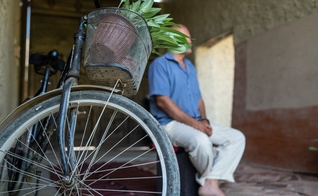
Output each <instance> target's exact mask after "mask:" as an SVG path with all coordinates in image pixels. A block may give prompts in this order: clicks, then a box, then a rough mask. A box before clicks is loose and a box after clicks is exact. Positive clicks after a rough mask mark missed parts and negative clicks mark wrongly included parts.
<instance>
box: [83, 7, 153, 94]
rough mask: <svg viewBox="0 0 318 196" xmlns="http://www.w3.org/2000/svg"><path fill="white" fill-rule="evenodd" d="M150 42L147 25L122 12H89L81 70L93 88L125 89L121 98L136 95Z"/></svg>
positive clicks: (134, 14)
mask: <svg viewBox="0 0 318 196" xmlns="http://www.w3.org/2000/svg"><path fill="white" fill-rule="evenodd" d="M151 50H152V41H151V36H150V33H149V29H148V26H147V23H146V21H145V20H144V18H143V17H142V16H140V15H139V14H137V13H136V12H133V11H130V10H127V9H122V8H102V9H96V10H93V11H91V12H90V13H89V14H88V19H87V36H86V47H85V59H84V67H85V71H86V74H87V76H88V77H89V79H90V80H91V82H92V83H93V84H97V85H104V86H108V87H114V85H115V84H116V82H117V80H118V79H120V82H119V83H118V85H117V86H116V88H118V89H124V91H123V92H124V93H123V95H124V96H127V97H130V96H133V95H135V94H136V93H137V92H138V89H139V86H140V82H141V80H142V76H143V74H144V71H145V68H146V65H147V61H148V58H149V56H150V54H151Z"/></svg>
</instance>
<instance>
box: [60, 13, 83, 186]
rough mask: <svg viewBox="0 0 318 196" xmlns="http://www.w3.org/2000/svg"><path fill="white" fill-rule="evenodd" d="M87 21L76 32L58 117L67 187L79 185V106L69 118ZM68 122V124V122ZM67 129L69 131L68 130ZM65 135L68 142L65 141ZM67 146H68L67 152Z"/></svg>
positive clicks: (71, 112)
mask: <svg viewBox="0 0 318 196" xmlns="http://www.w3.org/2000/svg"><path fill="white" fill-rule="evenodd" d="M86 23H87V17H86V16H84V17H82V18H81V20H80V23H79V26H78V31H77V32H76V33H75V34H74V45H73V49H72V52H71V56H70V61H69V71H68V75H67V78H68V79H66V81H65V83H64V85H63V90H62V97H61V104H60V110H59V111H60V112H59V117H58V122H57V123H58V130H57V137H58V145H59V152H60V155H61V164H62V168H63V173H64V179H63V184H64V187H65V188H69V189H72V188H74V187H76V186H77V179H75V177H74V176H75V175H74V172H75V171H76V157H75V151H74V134H75V124H76V120H77V108H76V107H75V108H71V109H70V113H69V115H70V118H68V119H67V115H68V107H69V105H70V102H69V99H70V92H71V88H72V86H73V85H76V84H77V80H78V79H79V75H80V64H81V57H82V50H83V45H84V42H85V32H84V25H85V24H86ZM67 122H68V124H67ZM66 126H68V127H67V128H66ZM66 130H67V131H66ZM65 137H66V139H67V141H66V142H67V144H66V143H65ZM65 147H67V152H66V149H65Z"/></svg>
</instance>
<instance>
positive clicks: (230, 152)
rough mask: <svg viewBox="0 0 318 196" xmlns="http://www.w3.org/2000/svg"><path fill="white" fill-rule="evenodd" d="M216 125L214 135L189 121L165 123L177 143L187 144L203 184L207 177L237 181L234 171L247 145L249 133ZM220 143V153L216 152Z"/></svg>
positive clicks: (197, 175) (187, 149) (198, 177)
mask: <svg viewBox="0 0 318 196" xmlns="http://www.w3.org/2000/svg"><path fill="white" fill-rule="evenodd" d="M211 126H212V136H210V137H209V136H207V135H206V134H205V133H203V132H201V131H198V130H197V129H195V128H193V127H190V126H188V125H186V124H183V123H180V122H177V121H171V122H170V123H168V124H167V125H165V126H163V128H164V129H165V131H166V133H167V135H168V137H169V139H170V141H171V143H172V145H173V146H177V147H183V148H185V150H186V151H187V152H188V153H189V155H190V160H191V162H192V164H193V165H194V167H195V168H196V170H197V171H198V173H197V174H196V181H197V182H198V183H199V184H200V185H201V186H203V185H204V182H205V180H206V179H215V180H225V181H229V182H234V181H235V180H234V177H233V173H234V171H235V169H236V167H237V166H238V164H239V162H240V160H241V158H242V155H243V152H244V149H245V136H244V135H243V134H242V133H241V132H240V131H239V130H236V129H233V128H230V127H221V126H217V125H213V124H211ZM213 145H215V146H216V150H217V155H216V157H214V155H213V152H212V147H213Z"/></svg>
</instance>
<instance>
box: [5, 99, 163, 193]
mask: <svg viewBox="0 0 318 196" xmlns="http://www.w3.org/2000/svg"><path fill="white" fill-rule="evenodd" d="M87 103H94V104H93V106H89V105H88V104H87ZM104 105H105V101H99V100H94V99H92V100H85V102H84V101H80V100H76V104H75V102H74V104H73V106H72V107H76V108H78V109H79V110H78V111H79V112H83V110H81V109H82V108H83V107H85V108H86V109H85V110H86V114H85V115H87V116H89V114H90V115H93V114H92V111H93V110H94V109H95V108H94V107H101V106H102V108H103V106H104ZM87 108H90V109H87ZM108 108H109V109H110V110H112V115H111V117H110V118H109V119H113V120H112V121H111V120H110V121H108V122H114V121H115V119H116V117H118V115H129V118H125V120H123V121H121V122H120V123H119V125H118V126H117V125H116V126H115V128H112V127H111V125H109V124H108V125H107V124H106V126H104V130H105V132H106V130H107V134H106V135H105V136H103V134H102V136H101V141H103V142H99V143H97V145H96V143H95V144H94V145H95V149H94V150H90V151H86V152H85V153H84V151H83V150H82V151H78V152H77V153H76V159H77V162H76V164H77V165H76V168H77V169H76V170H75V171H73V173H72V174H71V176H66V177H65V176H62V171H61V168H59V163H58V160H59V158H58V155H57V154H56V152H55V151H54V147H53V146H54V143H50V144H49V148H48V151H50V152H51V154H49V155H46V157H43V161H42V162H41V164H39V163H37V164H35V165H36V166H37V168H41V170H44V171H45V172H46V173H47V172H48V171H50V172H49V173H50V175H51V173H55V177H57V179H56V180H52V177H50V178H48V177H43V176H42V175H43V174H42V175H41V177H38V179H37V178H35V177H36V175H35V174H34V173H35V172H34V171H33V172H29V171H28V172H23V171H22V172H23V174H24V175H25V176H26V177H27V178H32V180H33V181H32V183H29V182H28V184H29V185H28V186H30V184H31V186H32V185H33V186H32V188H29V189H27V188H25V186H26V184H27V183H26V182H24V183H23V184H22V187H23V189H24V192H25V191H29V193H30V194H31V192H32V191H33V190H34V189H38V190H41V191H43V190H44V189H51V190H52V188H53V189H56V193H59V194H64V193H65V195H70V194H73V195H91V194H96V195H103V194H104V193H105V192H108V193H109V192H113V193H116V192H118V193H119V192H121V193H135V194H137V195H142V194H144V195H147V194H148V195H154V194H158V195H165V191H166V189H167V187H166V186H167V184H166V183H165V182H166V178H167V176H166V172H162V175H152V176H150V175H149V176H143V177H140V176H139V179H138V180H139V181H140V183H142V182H147V181H149V180H153V179H162V182H163V183H162V185H163V189H162V191H163V192H160V191H159V192H158V191H157V190H119V189H118V190H117V189H115V188H113V190H110V188H103V189H102V188H94V187H93V186H92V185H94V184H96V183H97V182H101V181H102V180H104V181H105V183H106V181H110V178H111V177H109V176H112V175H113V174H114V173H115V172H118V171H120V170H122V171H123V170H126V171H128V169H129V168H142V167H144V168H145V167H147V166H152V167H153V166H156V165H157V164H158V163H157V157H159V160H163V159H164V156H163V153H162V151H161V149H160V148H157V149H156V150H155V149H154V148H148V149H146V150H144V151H135V152H133V153H134V154H136V156H134V158H133V159H131V160H126V162H121V164H120V165H116V168H107V167H106V165H110V164H111V163H113V162H115V160H117V161H118V160H120V159H121V160H124V158H123V157H125V156H127V154H129V153H131V149H134V147H135V146H137V144H138V143H140V142H142V141H143V140H146V139H147V138H148V137H150V138H153V141H152V142H153V144H154V146H158V145H159V144H158V141H157V140H156V139H154V138H155V136H154V135H153V134H152V132H151V131H149V130H147V131H148V136H144V137H140V138H137V139H136V140H134V141H133V142H131V141H130V144H133V145H126V146H125V145H123V146H121V145H122V142H124V141H125V140H128V139H130V140H132V138H131V137H129V135H130V134H132V133H134V132H136V131H137V130H138V129H139V128H143V129H147V125H146V124H145V122H144V121H143V120H142V119H139V117H138V116H137V115H135V114H134V113H132V112H131V111H130V110H129V109H127V108H125V107H122V106H118V105H116V104H113V103H108V104H107V110H108ZM114 109H116V110H114ZM57 110H58V107H57V106H51V107H49V108H46V109H44V110H42V111H41V113H38V115H39V117H41V118H44V117H45V116H47V114H51V116H53V114H52V112H56V111H57ZM94 111H95V110H94ZM107 113H109V112H108V111H107ZM83 115H84V114H83ZM89 118H91V116H90V117H89ZM89 118H88V119H89ZM99 118H100V119H104V117H103V116H102V117H99ZM132 119H133V120H132ZM55 120H56V119H55ZM136 120H137V122H138V123H137V124H139V125H138V127H136V126H135V127H134V126H133V127H134V128H132V129H131V133H129V134H127V135H128V136H125V137H124V138H122V139H121V140H117V142H118V143H116V146H115V147H114V146H112V147H111V148H108V149H107V150H105V149H103V152H107V153H105V154H108V155H110V154H112V158H107V157H108V156H106V155H105V156H100V155H99V154H103V153H100V151H101V149H102V147H104V145H105V144H106V141H110V139H111V138H112V137H113V136H114V135H115V134H116V131H117V130H120V129H121V128H122V127H123V125H124V124H125V123H128V122H129V123H130V124H131V123H132V121H136ZM34 123H35V120H34V119H32V118H30V119H29V120H28V121H25V122H24V123H23V124H22V125H21V126H20V127H27V128H26V129H20V130H17V131H16V132H15V134H14V135H11V136H10V137H9V138H8V140H7V141H8V142H6V143H5V144H3V145H2V147H1V152H0V156H2V158H1V159H0V160H3V158H4V154H5V153H4V152H6V153H7V155H6V156H7V157H8V156H16V155H14V154H10V153H8V151H7V150H8V149H10V148H11V147H12V146H13V145H14V142H13V141H16V142H18V143H21V146H23V144H24V141H19V140H17V138H19V137H20V136H21V135H25V134H26V133H25V132H27V131H30V127H32V124H34ZM117 124H118V123H117ZM41 126H43V125H41ZM88 126H90V125H89V124H88V123H85V125H84V127H86V129H88V128H87V127H88ZM125 126H126V125H125ZM93 130H94V128H93ZM95 130H100V129H99V128H98V129H97V128H96V129H95ZM91 132H93V131H91ZM105 132H104V133H105ZM96 133H97V132H96ZM95 136H96V135H95ZM127 137H128V138H127ZM83 138H84V137H83ZM88 138H89V137H88ZM10 141H11V142H10ZM93 141H94V140H91V141H89V139H87V140H85V141H81V142H80V144H79V146H81V147H82V149H83V148H84V149H88V148H89V147H91V146H93V143H94V142H93ZM111 142H113V141H111ZM83 144H85V145H83ZM117 147H120V148H119V149H120V152H119V153H118V154H116V155H115V148H116V150H118V149H117ZM96 149H99V151H98V150H96ZM97 152H98V153H97ZM149 154H152V156H153V157H152V160H147V161H145V160H146V158H145V157H146V156H148V155H149ZM94 156H95V157H94ZM7 157H6V159H4V161H2V169H3V165H6V164H10V162H8V161H7V160H8V158H7ZM52 157H53V158H52ZM20 158H21V157H20ZM92 158H94V160H95V162H94V164H93V165H90V164H88V165H87V163H86V162H87V160H89V159H92ZM104 159H105V160H104ZM107 159H108V161H106V160H107ZM102 160H103V161H102ZM27 162H31V161H27ZM99 162H102V164H99V165H98V167H95V166H96V165H97V163H99ZM118 162H120V161H118ZM162 164H163V165H161V169H163V170H165V168H166V165H164V164H165V163H164V162H162ZM93 166H94V167H93ZM11 167H12V165H11ZM52 171H53V172H52ZM83 171H85V172H86V173H85V174H83V173H84V172H83ZM92 171H94V172H92ZM105 172H106V174H105ZM107 172H108V173H107ZM96 173H99V174H101V173H102V176H101V177H99V178H96V177H95V178H94V179H91V178H90V177H91V176H93V174H96ZM137 177H138V176H137ZM137 177H131V176H130V177H129V180H130V181H133V180H136V179H137ZM4 178H5V176H4V175H2V176H1V180H5V179H4ZM29 180H30V179H27V180H26V181H29ZM36 180H38V181H40V183H38V184H37V186H39V187H35V185H36V182H35V181H36ZM112 180H113V181H112V182H120V181H125V180H126V181H127V180H128V179H127V178H123V177H120V178H119V177H116V179H115V180H114V179H112ZM115 184H116V183H115ZM91 187H93V188H91ZM33 192H34V191H33ZM32 194H33V193H32ZM17 195H18V194H17Z"/></svg>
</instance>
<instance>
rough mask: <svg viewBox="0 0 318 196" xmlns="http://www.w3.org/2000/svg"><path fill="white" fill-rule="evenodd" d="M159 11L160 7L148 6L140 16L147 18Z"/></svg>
mask: <svg viewBox="0 0 318 196" xmlns="http://www.w3.org/2000/svg"><path fill="white" fill-rule="evenodd" d="M160 11H161V8H155V7H153V8H150V9H149V10H148V11H147V12H144V13H141V16H142V17H144V18H145V19H146V20H147V19H148V18H151V17H153V16H154V15H156V14H158V13H159V12H160Z"/></svg>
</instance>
